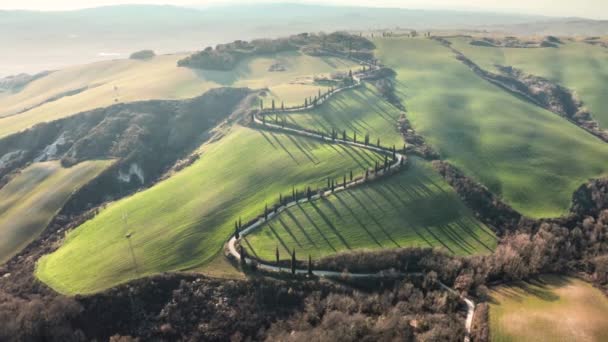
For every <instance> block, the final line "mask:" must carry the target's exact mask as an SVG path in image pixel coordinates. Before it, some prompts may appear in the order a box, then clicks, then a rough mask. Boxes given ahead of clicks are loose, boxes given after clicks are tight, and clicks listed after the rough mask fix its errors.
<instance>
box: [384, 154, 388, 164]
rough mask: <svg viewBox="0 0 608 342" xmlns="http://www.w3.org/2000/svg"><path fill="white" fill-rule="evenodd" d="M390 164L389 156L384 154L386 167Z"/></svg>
mask: <svg viewBox="0 0 608 342" xmlns="http://www.w3.org/2000/svg"><path fill="white" fill-rule="evenodd" d="M386 166H388V156H387V155H385V156H384V167H386Z"/></svg>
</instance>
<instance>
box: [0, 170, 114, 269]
mask: <svg viewBox="0 0 608 342" xmlns="http://www.w3.org/2000/svg"><path fill="white" fill-rule="evenodd" d="M111 163H112V162H111V161H87V162H83V163H80V164H77V165H75V166H73V167H71V168H67V169H66V168H63V167H61V165H60V164H59V162H56V161H53V162H44V163H35V164H32V165H30V166H29V167H27V168H26V169H25V170H23V171H22V172H21V173H20V174H19V175H17V176H16V177H15V178H14V179H12V180H11V181H10V182H9V183H8V184H7V185H5V186H4V187H3V188H2V189H0V264H1V263H3V262H5V261H6V260H7V259H9V258H10V257H12V256H13V255H15V254H16V253H18V252H19V251H20V250H21V249H23V248H24V247H25V246H26V245H27V244H28V243H30V242H31V241H32V240H34V239H35V238H36V237H37V236H38V235H39V234H40V233H41V232H42V231H43V230H44V228H46V226H47V225H48V224H49V222H50V221H51V220H52V219H53V217H54V216H55V215H56V214H57V212H58V211H59V210H60V209H61V208H62V207H63V205H64V204H65V202H66V201H67V200H68V199H69V198H70V196H71V195H72V193H73V192H74V191H76V190H78V189H79V188H80V187H81V186H83V185H84V184H86V183H87V182H89V181H90V180H91V179H93V178H95V177H97V175H99V174H100V173H101V172H102V171H103V170H105V169H106V168H107V167H108V166H109V165H110V164H111Z"/></svg>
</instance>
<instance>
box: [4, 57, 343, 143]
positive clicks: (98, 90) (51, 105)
mask: <svg viewBox="0 0 608 342" xmlns="http://www.w3.org/2000/svg"><path fill="white" fill-rule="evenodd" d="M185 56H186V55H185V54H177V55H164V56H157V57H155V58H153V59H151V60H147V61H140V60H115V61H105V62H98V63H93V64H87V65H80V66H75V67H70V68H66V69H64V70H60V71H56V72H53V73H51V74H49V75H47V76H45V77H42V78H40V79H37V80H35V81H33V82H31V83H29V84H28V85H27V86H26V87H25V88H24V89H23V90H21V91H19V92H17V93H14V94H5V95H4V96H2V97H0V108H2V109H0V137H2V136H6V135H10V134H13V133H16V132H19V131H21V130H24V129H27V128H29V127H31V126H33V125H35V124H37V123H40V122H48V121H52V120H56V119H60V118H63V117H66V116H70V115H73V114H76V113H78V112H82V111H86V110H90V109H94V108H99V107H106V106H109V105H111V104H114V103H116V102H121V103H122V102H133V101H139V100H148V99H184V98H191V97H194V96H197V95H200V94H201V93H204V92H205V91H207V90H209V89H211V88H219V87H223V86H233V87H250V88H266V87H268V88H269V89H270V91H271V92H272V94H273V96H274V97H276V98H278V99H279V98H280V99H282V100H283V101H285V103H286V105H295V104H301V103H302V102H304V98H305V97H308V96H314V95H315V94H317V92H318V90H319V89H326V87H325V86H320V85H314V84H313V83H314V82H313V77H314V76H315V75H323V74H328V73H332V72H335V71H339V70H341V71H346V70H349V69H350V68H351V67H353V66H354V63H352V62H349V61H345V60H342V59H339V58H333V57H324V58H318V57H311V56H307V55H304V54H301V53H298V52H289V53H279V54H277V55H274V56H272V55H271V56H264V57H259V58H252V59H248V60H245V61H243V62H241V63H240V64H239V65H238V66H237V67H236V68H235V69H234V70H231V71H213V70H197V69H189V68H179V67H177V61H178V60H179V59H181V58H183V57H185ZM276 63H280V64H281V65H283V66H284V67H285V71H283V72H271V71H269V68H270V66H271V65H272V64H276Z"/></svg>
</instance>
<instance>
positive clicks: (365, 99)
mask: <svg viewBox="0 0 608 342" xmlns="http://www.w3.org/2000/svg"><path fill="white" fill-rule="evenodd" d="M280 115H281V117H284V118H285V120H286V122H287V123H290V124H293V125H296V126H299V127H303V128H306V129H311V130H315V131H321V132H325V133H326V134H328V135H330V134H331V132H332V129H335V130H336V131H337V132H342V130H346V134H348V136H349V137H352V135H353V132H356V133H357V136H358V139H359V140H361V141H363V139H364V137H365V134H369V135H370V143H372V144H376V141H377V139H378V138H380V143H381V144H382V145H383V146H388V147H392V146H393V145H395V146H396V147H397V149H399V148H401V147H402V146H403V137H401V134H400V133H399V130H398V128H397V121H398V119H399V115H400V111H399V109H397V108H395V107H394V106H393V105H391V104H390V103H388V102H386V100H384V99H383V98H382V97H381V95H380V94H379V92H378V90H377V89H376V88H375V87H374V86H372V85H370V84H369V83H363V85H362V86H361V87H359V88H355V89H352V90H348V91H345V92H342V93H339V94H337V95H335V96H334V97H332V98H331V100H330V101H327V102H325V103H323V104H321V105H320V106H319V107H317V108H315V109H313V110H308V111H303V112H297V113H287V114H280ZM269 119H270V120H273V117H272V116H271V117H270V118H269Z"/></svg>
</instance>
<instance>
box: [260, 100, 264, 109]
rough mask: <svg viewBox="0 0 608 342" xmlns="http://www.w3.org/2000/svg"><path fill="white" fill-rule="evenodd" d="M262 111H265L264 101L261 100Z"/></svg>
mask: <svg viewBox="0 0 608 342" xmlns="http://www.w3.org/2000/svg"><path fill="white" fill-rule="evenodd" d="M260 110H264V100H260Z"/></svg>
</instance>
